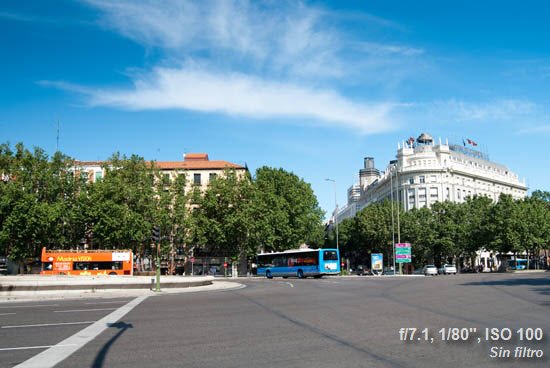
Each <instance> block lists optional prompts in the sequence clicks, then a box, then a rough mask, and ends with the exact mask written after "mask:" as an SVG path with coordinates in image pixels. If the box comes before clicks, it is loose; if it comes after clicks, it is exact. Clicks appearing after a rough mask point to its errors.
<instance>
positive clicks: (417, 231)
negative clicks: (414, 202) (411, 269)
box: [401, 207, 438, 267]
mask: <svg viewBox="0 0 550 368" xmlns="http://www.w3.org/2000/svg"><path fill="white" fill-rule="evenodd" d="M434 222H435V220H434V216H433V214H432V211H431V210H430V209H429V208H427V207H423V208H420V209H418V208H415V209H412V210H410V211H408V212H405V213H403V214H402V216H401V239H406V240H407V241H408V242H409V243H411V244H412V256H413V264H414V265H415V266H417V267H419V266H421V265H423V264H425V263H434V261H435V258H436V256H437V254H436V242H437V237H438V233H437V231H436V230H435V224H434Z"/></svg>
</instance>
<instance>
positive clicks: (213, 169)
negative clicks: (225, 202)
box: [75, 153, 248, 191]
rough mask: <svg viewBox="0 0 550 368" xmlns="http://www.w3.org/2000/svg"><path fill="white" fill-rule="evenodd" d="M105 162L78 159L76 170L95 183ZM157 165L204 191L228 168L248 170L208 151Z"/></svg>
mask: <svg viewBox="0 0 550 368" xmlns="http://www.w3.org/2000/svg"><path fill="white" fill-rule="evenodd" d="M105 164H106V162H105V161H76V163H75V172H76V173H80V175H82V176H84V177H86V179H87V180H88V182H90V183H95V182H96V181H98V180H101V179H102V178H103V177H105V174H106V172H105V169H104V166H105ZM155 165H156V167H157V169H159V171H160V172H161V174H162V175H166V176H168V178H169V179H170V180H171V181H172V180H174V179H175V178H176V177H177V176H179V175H185V176H186V191H188V190H190V189H191V188H193V187H197V186H198V187H200V188H201V190H202V191H204V190H206V188H207V187H208V184H209V183H210V182H211V181H212V180H213V179H214V178H216V177H217V176H218V175H223V174H224V172H225V170H227V169H230V170H235V171H236V173H237V175H238V176H239V177H241V176H242V175H245V173H247V172H248V168H247V167H246V166H242V165H238V164H235V163H232V162H228V161H223V160H210V159H209V157H208V154H207V153H187V154H184V155H183V161H157V162H155Z"/></svg>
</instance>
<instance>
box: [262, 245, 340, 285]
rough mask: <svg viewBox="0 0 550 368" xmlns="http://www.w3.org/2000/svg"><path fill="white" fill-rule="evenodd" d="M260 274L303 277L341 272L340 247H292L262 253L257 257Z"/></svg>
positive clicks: (270, 276) (269, 276)
mask: <svg viewBox="0 0 550 368" xmlns="http://www.w3.org/2000/svg"><path fill="white" fill-rule="evenodd" d="M256 260H257V263H258V272H257V274H258V275H259V276H264V275H265V277H267V278H268V279H271V278H273V277H274V276H282V277H289V276H296V277H298V278H299V279H303V278H305V277H308V276H313V277H315V278H320V277H323V276H324V275H338V274H339V273H340V252H339V251H338V249H308V248H305V249H292V250H287V251H284V252H277V253H261V254H258V255H257V257H256Z"/></svg>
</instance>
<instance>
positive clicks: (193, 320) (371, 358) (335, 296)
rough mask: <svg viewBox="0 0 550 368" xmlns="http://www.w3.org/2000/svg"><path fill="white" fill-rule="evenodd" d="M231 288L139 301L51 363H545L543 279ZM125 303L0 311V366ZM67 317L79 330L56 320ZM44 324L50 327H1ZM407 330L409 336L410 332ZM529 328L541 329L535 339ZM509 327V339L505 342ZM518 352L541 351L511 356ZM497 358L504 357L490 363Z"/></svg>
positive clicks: (549, 337)
mask: <svg viewBox="0 0 550 368" xmlns="http://www.w3.org/2000/svg"><path fill="white" fill-rule="evenodd" d="M239 282H241V283H244V284H245V285H246V288H243V289H239V290H233V291H224V292H204V293H188V294H169V295H162V296H158V297H149V298H147V299H145V300H144V301H142V302H141V303H140V304H138V305H137V306H136V307H135V308H134V309H132V310H131V311H130V312H129V313H128V314H126V315H125V316H124V317H123V318H122V319H121V320H120V321H119V322H118V323H116V324H114V325H112V327H109V328H107V329H106V330H105V331H104V332H102V333H100V334H99V335H98V336H97V337H96V338H94V339H93V340H92V341H90V342H89V343H87V344H86V345H84V346H83V347H82V348H81V349H80V350H78V351H77V352H76V353H74V354H72V355H71V356H69V357H68V358H67V359H65V360H64V361H63V362H62V363H60V364H59V365H58V366H59V367H153V366H158V367H268V366H271V367H275V366H276V367H442V366H452V367H497V366H498V367H516V366H532V367H542V366H547V365H548V363H549V362H550V359H549V358H548V356H549V355H550V274H549V273H536V274H513V275H508V274H506V275H502V274H483V275H456V276H437V277H387V278H386V277H372V276H371V277H362V278H359V277H350V278H339V277H333V278H323V279H320V280H313V279H305V280H298V279H273V280H266V279H262V278H258V279H246V280H239ZM130 300H131V298H119V299H113V300H110V299H101V300H78V301H51V302H43V301H42V302H33V303H17V304H14V305H9V304H0V327H1V328H0V367H11V366H15V365H16V364H18V363H21V362H23V361H25V360H26V359H28V358H30V357H32V356H34V355H36V354H38V353H40V352H41V351H44V350H46V348H34V349H28V347H38V346H50V345H55V344H57V343H59V342H60V341H63V340H64V339H66V338H67V337H69V336H71V335H73V334H75V333H77V332H78V331H81V330H82V329H83V328H84V327H86V326H88V325H90V324H92V323H93V321H97V320H99V319H101V318H102V317H104V316H106V315H108V314H109V313H111V312H113V310H114V309H116V308H118V307H120V306H122V305H124V304H126V303H127V302H128V301H130ZM13 313H15V314H13ZM73 322H79V323H80V322H81V323H82V324H74V325H72V324H71V325H69V324H66V325H55V324H56V323H73ZM44 323H48V324H52V325H51V326H34V327H18V328H15V327H12V328H5V327H6V326H21V325H32V324H44ZM405 328H409V330H404V329H405ZM410 328H416V329H417V330H416V332H415V334H414V336H413V335H412V331H413V330H412V329H410ZM453 328H454V329H453ZM520 328H523V329H524V330H523V332H524V333H523V341H521V340H520V335H519V333H518V332H517V331H518V329H520ZM529 328H531V329H533V330H530V331H531V332H536V329H537V328H538V329H540V330H539V331H542V333H543V335H544V336H543V337H542V341H536V338H537V337H536V336H531V334H530V332H528V330H527V329H529ZM441 329H445V330H444V331H443V332H440V331H441ZM449 329H451V330H450V331H449ZM486 329H489V330H488V331H489V332H488V335H486ZM491 329H497V330H491ZM508 329H509V331H510V332H511V338H510V340H505V339H508ZM495 331H497V332H498V333H494V332H495ZM405 332H406V335H405ZM442 333H443V334H444V335H441V334H442ZM533 335H536V333H535V334H533ZM486 336H488V337H489V340H488V341H487V339H486ZM496 336H499V339H498V340H492V339H491V338H496ZM528 337H530V338H531V340H530V341H528ZM405 339H406V341H404V340H405ZM432 339H433V340H432ZM444 339H445V340H449V339H450V341H443V340H444ZM518 346H519V347H520V348H523V347H525V348H526V349H532V350H533V351H538V352H542V353H543V354H544V355H543V357H541V358H537V357H531V358H516V357H514V354H515V352H516V347H518ZM24 347H27V348H26V349H18V350H2V349H13V348H24ZM507 351H510V355H511V356H510V357H508V358H507V357H499V356H498V355H505V354H506V352H507ZM522 351H523V350H522ZM539 354H540V353H539ZM491 355H497V356H496V357H491Z"/></svg>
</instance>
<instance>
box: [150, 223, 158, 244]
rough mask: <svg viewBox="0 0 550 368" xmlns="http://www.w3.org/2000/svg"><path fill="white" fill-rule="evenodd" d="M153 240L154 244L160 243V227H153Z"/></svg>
mask: <svg viewBox="0 0 550 368" xmlns="http://www.w3.org/2000/svg"><path fill="white" fill-rule="evenodd" d="M151 240H152V241H153V243H158V242H159V241H160V227H158V226H153V231H152V233H151Z"/></svg>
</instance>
